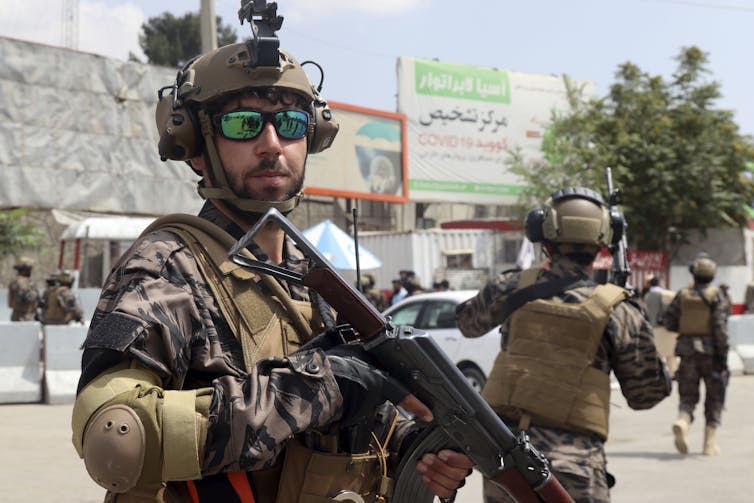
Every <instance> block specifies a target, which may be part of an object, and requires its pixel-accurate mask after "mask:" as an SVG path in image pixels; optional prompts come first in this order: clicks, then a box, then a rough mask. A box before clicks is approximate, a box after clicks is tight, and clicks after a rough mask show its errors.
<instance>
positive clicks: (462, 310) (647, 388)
mask: <svg viewBox="0 0 754 503" xmlns="http://www.w3.org/2000/svg"><path fill="white" fill-rule="evenodd" d="M520 273H521V271H520V270H512V271H506V272H503V273H502V274H500V275H499V276H498V277H497V278H496V279H495V280H493V281H490V282H489V283H487V284H486V285H485V286H484V287H483V288H482V289H481V290H480V291H479V293H478V294H477V295H476V296H475V297H472V298H471V299H469V300H467V301H466V302H464V303H463V304H461V305H459V307H458V310H457V315H458V327H459V328H460V329H461V331H462V332H463V334H464V336H466V337H479V336H481V335H483V334H485V333H486V332H488V331H490V330H492V329H493V328H494V327H495V326H497V325H498V324H500V323H501V322H502V324H501V326H500V332H501V335H502V337H501V344H502V347H503V348H505V347H506V343H507V336H508V325H509V323H510V321H509V318H508V319H506V320H499V319H497V318H498V317H499V316H496V313H499V312H500V308H501V306H502V304H503V302H504V301H505V300H506V299H507V298H508V296H509V295H510V294H511V293H512V292H513V291H514V290H515V289H516V288H517V286H518V281H519V276H520ZM565 277H580V278H582V279H584V280H589V279H590V277H589V276H588V275H587V274H586V272H585V270H584V268H583V267H581V266H579V265H578V264H576V263H574V262H572V261H570V260H569V259H567V258H566V257H562V256H560V257H555V258H553V260H552V263H551V265H550V269H549V270H548V271H545V272H544V274H543V275H542V277H541V278H540V279H539V280H538V282H544V281H548V280H552V279H557V278H565ZM593 290H594V286H580V287H577V288H575V289H572V290H568V291H566V292H565V293H563V294H561V295H560V296H558V297H555V298H554V299H553V300H557V299H559V300H560V301H562V302H566V303H578V302H582V301H584V300H586V299H587V298H588V297H589V296H590V295H591V293H592V291H593ZM593 366H594V367H595V368H598V369H600V370H602V371H604V372H605V373H610V371H613V372H614V374H615V377H616V378H617V379H618V382H619V383H620V387H621V391H622V393H623V396H624V397H625V398H626V400H627V402H628V405H629V406H630V407H631V408H633V409H648V408H650V407H653V406H654V405H656V404H657V403H659V402H660V401H661V400H662V399H663V398H665V397H666V396H668V395H669V394H670V386H671V381H670V378H669V376H668V373H667V368H666V367H665V364H664V363H663V361H662V359H661V358H660V355H659V353H658V352H657V348H656V347H655V344H654V336H653V333H652V326H651V325H650V324H649V322H648V321H647V318H646V317H645V315H644V313H643V311H642V309H641V308H640V307H639V305H638V304H636V303H635V301H633V300H628V301H624V302H622V303H620V304H618V305H617V306H616V307H615V309H614V310H613V312H612V314H611V315H610V319H609V320H608V323H607V327H606V329H605V334H604V337H603V339H602V342H601V344H600V346H599V348H598V350H597V355H596V356H595V359H594V362H593ZM509 426H511V427H512V429H513V430H514V431H515V430H517V428H516V427H515V426H516V425H515V424H511V425H509ZM527 431H528V433H529V434H530V436H531V440H532V442H533V444H534V445H535V446H536V447H538V448H539V449H541V450H542V452H543V454H545V456H547V457H548V458H549V459H550V461H551V463H552V465H553V468H554V469H555V470H556V471H564V472H568V473H574V474H577V475H582V476H585V477H588V476H589V475H590V472H591V470H593V469H595V468H597V469H604V466H605V455H604V449H603V442H602V440H600V439H599V438H598V437H597V436H596V435H585V434H580V433H575V432H571V431H566V430H561V429H555V428H544V427H538V426H532V427H531V428H530V429H528V430H527Z"/></svg>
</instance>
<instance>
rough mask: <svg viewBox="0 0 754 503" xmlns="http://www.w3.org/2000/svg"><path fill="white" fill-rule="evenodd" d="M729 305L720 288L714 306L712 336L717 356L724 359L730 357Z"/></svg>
mask: <svg viewBox="0 0 754 503" xmlns="http://www.w3.org/2000/svg"><path fill="white" fill-rule="evenodd" d="M727 309H728V305H727V301H726V299H725V296H724V295H723V293H722V292H721V291H720V290H718V292H717V296H716V297H715V302H714V304H713V306H712V336H713V338H714V341H713V343H714V347H715V355H714V356H715V357H717V358H719V359H720V360H722V361H727V358H728V349H729V347H728V311H727Z"/></svg>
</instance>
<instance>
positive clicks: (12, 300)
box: [8, 257, 39, 321]
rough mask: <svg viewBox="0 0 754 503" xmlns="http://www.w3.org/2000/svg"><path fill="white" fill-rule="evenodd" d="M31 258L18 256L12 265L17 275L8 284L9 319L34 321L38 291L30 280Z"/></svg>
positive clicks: (37, 303)
mask: <svg viewBox="0 0 754 503" xmlns="http://www.w3.org/2000/svg"><path fill="white" fill-rule="evenodd" d="M33 267H34V264H33V262H32V261H31V259H29V258H27V257H20V258H19V259H18V260H17V261H16V263H15V264H14V265H13V269H15V270H16V273H17V276H16V277H15V278H14V279H13V280H12V281H11V282H10V284H8V307H9V308H10V309H11V314H10V321H34V318H35V315H36V312H37V307H38V305H39V292H37V289H36V287H35V286H34V284H33V283H32V281H31V270H32V268H33Z"/></svg>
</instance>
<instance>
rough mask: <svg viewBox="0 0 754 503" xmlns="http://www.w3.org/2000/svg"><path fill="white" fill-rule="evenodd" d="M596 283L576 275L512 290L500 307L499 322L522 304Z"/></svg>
mask: <svg viewBox="0 0 754 503" xmlns="http://www.w3.org/2000/svg"><path fill="white" fill-rule="evenodd" d="M595 284H596V283H595V282H594V281H592V280H590V279H584V278H579V277H577V276H567V277H565V278H557V279H553V280H550V281H546V282H543V283H535V284H533V285H529V286H526V287H524V288H521V289H518V290H516V291H514V292H513V293H512V294H510V295H509V296H508V298H506V299H505V301H504V302H503V305H502V306H501V307H500V318H499V320H498V321H500V323H502V322H504V321H505V320H507V319H508V317H509V316H510V315H511V314H513V312H514V311H515V310H516V309H518V308H520V307H521V306H523V305H524V304H526V303H528V302H531V301H533V300H537V299H549V298H550V297H555V296H556V295H559V294H561V293H563V292H565V291H568V290H572V289H574V288H578V287H581V286H593V285H595Z"/></svg>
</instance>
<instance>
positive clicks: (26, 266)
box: [13, 257, 34, 271]
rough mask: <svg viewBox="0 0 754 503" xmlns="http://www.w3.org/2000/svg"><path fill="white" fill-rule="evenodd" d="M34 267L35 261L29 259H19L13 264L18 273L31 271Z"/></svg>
mask: <svg viewBox="0 0 754 503" xmlns="http://www.w3.org/2000/svg"><path fill="white" fill-rule="evenodd" d="M33 267H34V261H33V260H32V259H30V258H29V257H18V258H17V259H16V262H15V263H14V264H13V269H15V270H16V271H31V269H32V268H33Z"/></svg>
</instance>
